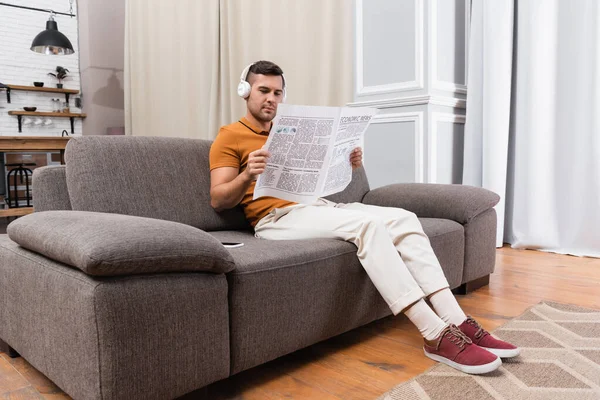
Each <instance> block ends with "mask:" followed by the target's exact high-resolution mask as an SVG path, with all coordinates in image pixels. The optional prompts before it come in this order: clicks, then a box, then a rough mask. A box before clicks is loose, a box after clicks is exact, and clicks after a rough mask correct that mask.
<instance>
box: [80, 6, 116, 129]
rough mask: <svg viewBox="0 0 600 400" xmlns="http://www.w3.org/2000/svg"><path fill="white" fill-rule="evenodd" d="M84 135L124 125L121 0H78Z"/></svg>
mask: <svg viewBox="0 0 600 400" xmlns="http://www.w3.org/2000/svg"><path fill="white" fill-rule="evenodd" d="M77 6H78V12H79V49H80V53H79V60H80V70H81V92H82V100H83V111H84V112H85V113H86V114H87V115H88V117H87V118H86V119H85V120H84V123H83V134H84V135H104V134H106V130H107V128H111V127H123V126H125V113H124V92H123V68H124V65H123V62H124V61H123V60H124V37H125V1H124V0H78V1H77Z"/></svg>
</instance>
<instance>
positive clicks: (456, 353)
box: [423, 325, 502, 374]
mask: <svg viewBox="0 0 600 400" xmlns="http://www.w3.org/2000/svg"><path fill="white" fill-rule="evenodd" d="M423 350H424V351H425V355H426V356H427V357H429V358H431V359H432V360H435V361H439V362H441V363H444V364H446V365H448V366H450V367H452V368H455V369H457V370H459V371H462V372H465V373H467V374H486V373H488V372H492V371H494V370H496V369H497V368H498V367H500V365H502V360H500V358H499V357H498V356H496V355H494V354H492V353H490V352H489V351H487V350H484V349H482V348H481V347H479V346H477V345H476V344H473V342H472V341H471V339H469V338H468V337H467V336H466V335H465V334H464V333H462V332H461V330H460V329H458V328H457V327H456V325H450V326H448V327H447V328H446V329H444V330H443V331H442V333H441V334H440V336H439V337H438V338H437V339H436V340H433V341H431V342H429V341H427V340H425V346H423Z"/></svg>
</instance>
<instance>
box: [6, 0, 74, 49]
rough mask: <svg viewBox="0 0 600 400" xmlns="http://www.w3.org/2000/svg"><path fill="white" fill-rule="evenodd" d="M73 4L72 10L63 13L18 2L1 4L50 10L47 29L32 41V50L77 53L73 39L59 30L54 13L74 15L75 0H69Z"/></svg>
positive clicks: (25, 8)
mask: <svg viewBox="0 0 600 400" xmlns="http://www.w3.org/2000/svg"><path fill="white" fill-rule="evenodd" d="M69 4H70V5H71V10H70V12H69V13H68V14H67V13H62V12H55V11H53V10H44V9H43V8H35V7H27V6H19V5H16V4H9V3H4V2H0V6H6V7H14V8H22V9H24V10H33V11H42V12H50V18H49V19H48V21H46V30H44V31H41V32H40V33H39V34H38V35H37V36H36V37H35V38H34V39H33V42H31V50H32V51H35V52H36V53H42V54H52V55H69V54H73V53H75V50H73V45H72V44H71V41H69V39H68V38H67V37H66V36H65V35H63V34H62V33H61V32H60V31H59V30H58V24H57V23H56V21H55V20H54V14H60V15H66V16H69V17H71V18H72V17H74V16H75V14H73V0H69Z"/></svg>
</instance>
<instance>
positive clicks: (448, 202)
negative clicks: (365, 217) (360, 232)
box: [363, 183, 500, 224]
mask: <svg viewBox="0 0 600 400" xmlns="http://www.w3.org/2000/svg"><path fill="white" fill-rule="evenodd" d="M498 201H500V196H498V195H497V194H496V193H494V192H492V191H489V190H487V189H483V188H479V187H474V186H467V185H450V184H434V183H397V184H393V185H387V186H384V187H380V188H377V189H374V190H371V191H369V192H368V193H367V194H366V195H365V197H364V198H363V203H365V204H371V205H377V206H386V207H398V208H404V209H406V210H408V211H411V212H414V213H415V214H417V216H419V217H426V218H445V219H450V220H453V221H456V222H459V223H461V224H466V223H467V222H469V221H470V220H471V219H472V218H475V217H476V216H478V215H479V214H481V213H482V212H484V211H486V210H488V209H490V208H492V207H494V206H495V205H496V204H497V203H498Z"/></svg>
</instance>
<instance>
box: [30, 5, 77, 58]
mask: <svg viewBox="0 0 600 400" xmlns="http://www.w3.org/2000/svg"><path fill="white" fill-rule="evenodd" d="M31 50H32V51H35V52H36V53H42V54H56V55H69V54H73V53H74V52H75V50H73V45H72V44H71V41H70V40H69V39H68V38H67V37H66V36H65V35H63V34H62V33H61V32H60V31H59V30H58V24H57V23H56V21H55V20H54V15H53V14H52V13H50V19H48V21H46V30H44V31H41V32H40V33H38V35H37V36H36V37H35V38H34V39H33V42H31Z"/></svg>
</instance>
